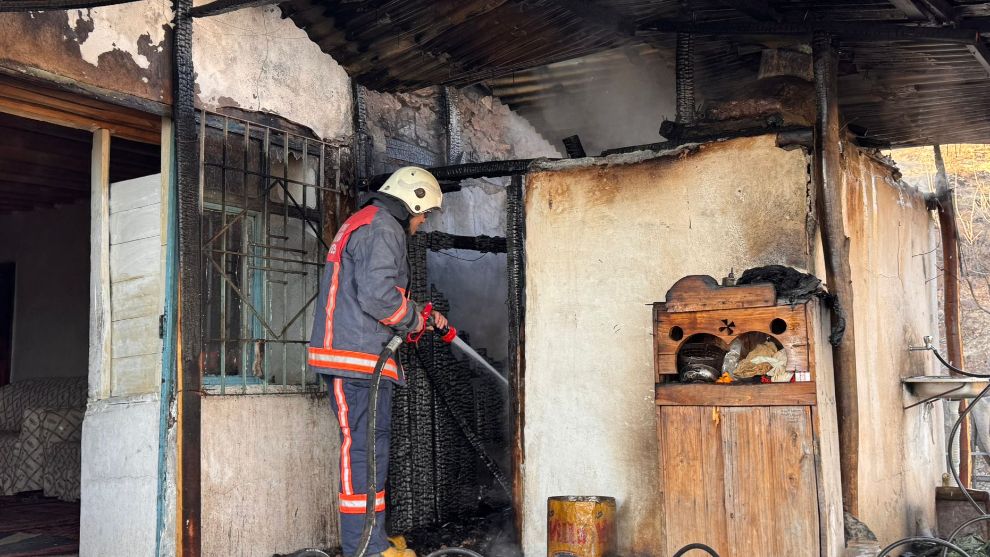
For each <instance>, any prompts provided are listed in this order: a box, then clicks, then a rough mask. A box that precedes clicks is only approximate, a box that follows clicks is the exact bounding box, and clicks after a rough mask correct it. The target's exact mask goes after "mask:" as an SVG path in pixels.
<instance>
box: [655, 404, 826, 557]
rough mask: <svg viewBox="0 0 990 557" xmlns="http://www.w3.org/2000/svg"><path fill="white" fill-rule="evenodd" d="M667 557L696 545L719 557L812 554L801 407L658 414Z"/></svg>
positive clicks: (810, 460)
mask: <svg viewBox="0 0 990 557" xmlns="http://www.w3.org/2000/svg"><path fill="white" fill-rule="evenodd" d="M659 418H660V419H659V424H658V425H659V427H660V450H661V462H662V469H661V474H662V475H661V477H662V481H663V498H664V526H665V530H664V531H665V537H666V543H665V546H666V550H667V555H672V554H673V553H674V552H675V551H677V550H678V549H679V548H681V547H683V546H685V545H687V544H689V543H692V542H701V543H705V544H707V545H710V546H712V547H713V548H714V549H715V550H716V551H718V552H719V554H720V555H723V556H724V557H729V556H737V557H744V556H745V557H749V556H750V555H754V553H753V552H754V550H757V549H758V550H759V553H760V554H761V555H764V556H765V557H785V556H787V557H789V556H793V555H819V554H820V553H821V551H820V542H819V522H818V493H817V489H816V479H815V478H816V470H815V457H814V440H813V435H812V422H811V409H810V408H809V407H807V406H776V407H733V408H715V407H707V406H686V407H674V406H666V407H662V408H661V410H660V416H659Z"/></svg>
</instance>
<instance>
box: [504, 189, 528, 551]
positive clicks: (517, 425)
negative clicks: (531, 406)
mask: <svg viewBox="0 0 990 557" xmlns="http://www.w3.org/2000/svg"><path fill="white" fill-rule="evenodd" d="M505 210H506V220H505V236H506V264H505V268H506V273H507V275H508V277H507V279H508V290H509V292H508V306H509V351H508V352H509V353H508V372H509V386H510V389H509V407H510V411H511V413H512V416H511V420H512V422H511V423H512V425H511V433H510V435H511V452H512V510H513V511H514V512H513V515H514V517H515V529H514V530H515V534H516V536H520V535H521V532H522V531H523V528H522V525H523V517H524V516H525V512H524V509H525V505H524V503H525V501H524V499H523V494H524V490H523V471H524V468H525V465H526V443H525V429H526V428H525V426H526V411H525V410H526V408H525V403H524V401H525V396H524V394H525V376H526V350H525V345H526V304H525V299H526V269H525V265H526V257H525V256H526V252H525V244H526V242H525V237H526V217H525V198H524V196H523V178H522V176H513V177H512V183H511V184H509V187H508V190H507V191H506V201H505ZM516 541H517V542H518V541H519V540H518V539H517V540H516Z"/></svg>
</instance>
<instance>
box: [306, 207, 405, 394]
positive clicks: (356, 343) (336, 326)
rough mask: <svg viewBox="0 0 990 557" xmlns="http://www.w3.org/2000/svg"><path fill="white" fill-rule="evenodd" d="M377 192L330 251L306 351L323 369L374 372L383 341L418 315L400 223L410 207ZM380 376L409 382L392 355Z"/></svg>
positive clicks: (402, 330)
mask: <svg viewBox="0 0 990 557" xmlns="http://www.w3.org/2000/svg"><path fill="white" fill-rule="evenodd" d="M371 199H372V201H371V203H370V204H367V205H365V206H364V208H362V209H361V210H359V211H358V212H356V213H354V214H353V215H352V216H351V217H350V218H349V219H347V221H346V222H344V224H342V225H341V227H340V230H338V231H337V236H336V237H335V238H334V240H333V243H332V244H331V245H330V249H329V251H328V252H327V262H326V267H325V269H324V271H323V277H322V279H321V280H320V295H319V297H318V298H317V307H316V312H315V315H314V319H313V335H312V337H311V338H310V342H309V350H308V358H307V359H308V362H309V365H310V368H311V369H312V370H313V371H315V372H317V373H323V374H327V375H334V376H340V377H355V378H365V379H367V378H370V376H371V374H372V372H373V371H374V369H375V363H376V362H377V360H378V355H379V353H380V352H381V350H382V347H383V346H384V345H385V344H386V343H387V342H388V341H389V339H390V338H392V336H393V335H394V334H396V333H398V334H403V335H404V334H406V333H408V332H409V331H411V330H412V329H414V328H415V327H416V326H417V324H418V321H419V319H418V315H419V308H418V307H417V305H416V303H415V302H413V301H412V300H410V299H409V298H408V296H407V294H406V289H407V288H408V284H409V261H408V259H407V255H406V231H405V229H404V228H403V226H402V224H400V222H399V219H401V218H403V217H405V208H404V207H403V206H402V205H401V202H400V201H398V200H396V199H393V198H391V197H388V196H385V195H382V194H373V195H372V198H371ZM382 377H385V378H387V379H390V380H391V381H394V382H396V383H398V384H400V385H401V384H404V383H405V375H404V373H403V370H402V369H401V366H400V365H399V364H398V363H397V362H396V361H395V360H394V359H389V360H388V362H387V363H386V365H385V368H384V369H383V370H382Z"/></svg>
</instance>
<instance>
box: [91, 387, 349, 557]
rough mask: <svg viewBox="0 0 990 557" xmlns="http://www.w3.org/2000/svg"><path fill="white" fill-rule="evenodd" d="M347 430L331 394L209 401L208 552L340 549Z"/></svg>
mask: <svg viewBox="0 0 990 557" xmlns="http://www.w3.org/2000/svg"><path fill="white" fill-rule="evenodd" d="M339 431H340V430H339V429H338V428H337V424H336V419H335V418H334V417H333V416H332V413H331V411H330V402H329V400H328V399H327V397H326V396H323V395H320V396H317V395H313V394H290V395H273V394H269V395H243V396H206V397H204V398H203V432H202V450H203V453H202V459H203V472H202V473H203V493H202V497H203V522H202V528H203V555H229V556H231V557H235V556H244V557H257V556H259V555H272V554H274V553H282V554H286V553H291V552H293V551H296V550H299V549H302V548H304V547H323V548H326V547H335V546H337V545H338V544H339V543H340V542H339V537H338V533H337V527H338V526H337V511H336V509H337V507H336V504H337V495H336V494H337V486H338V464H337V463H338V460H337V455H338V453H339V450H340V448H339ZM108 555H109V554H108Z"/></svg>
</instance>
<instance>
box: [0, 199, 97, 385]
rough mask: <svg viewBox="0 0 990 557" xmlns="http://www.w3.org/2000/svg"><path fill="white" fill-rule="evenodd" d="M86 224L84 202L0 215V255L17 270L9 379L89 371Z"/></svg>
mask: <svg viewBox="0 0 990 557" xmlns="http://www.w3.org/2000/svg"><path fill="white" fill-rule="evenodd" d="M88 230H89V204H88V203H76V204H72V205H64V206H61V207H54V208H47V209H36V210H34V211H26V212H22V213H13V214H8V215H3V216H2V217H0V238H3V241H0V261H2V262H13V263H14V273H15V278H14V337H13V362H12V363H13V366H12V369H11V372H12V373H11V376H10V379H11V382H17V381H23V380H26V379H41V378H46V377H84V376H86V375H87V372H88V368H89V234H88V233H87V231H88ZM13 238H17V240H16V241H15V240H13ZM56 253H57V254H58V257H59V267H58V268H57V269H55V268H52V267H51V258H52V256H53V254H56ZM53 346H57V349H54V350H53V349H52V347H53Z"/></svg>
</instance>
